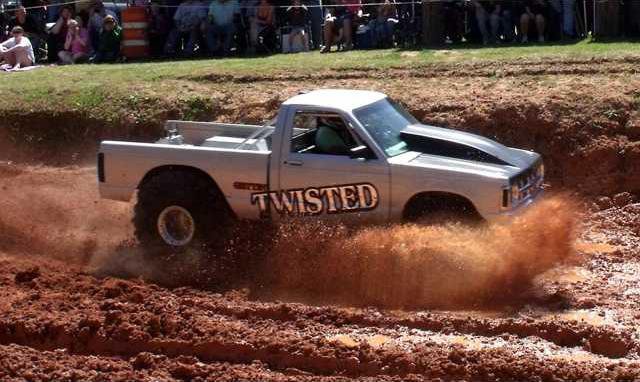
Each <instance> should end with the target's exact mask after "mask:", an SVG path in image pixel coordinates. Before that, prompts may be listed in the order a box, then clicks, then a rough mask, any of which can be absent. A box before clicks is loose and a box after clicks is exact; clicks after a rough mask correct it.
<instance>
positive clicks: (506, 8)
mask: <svg viewBox="0 0 640 382" xmlns="http://www.w3.org/2000/svg"><path fill="white" fill-rule="evenodd" d="M493 14H494V15H496V16H497V17H498V20H499V21H500V27H501V32H502V33H501V34H500V33H499V32H497V31H496V32H494V35H496V37H495V38H496V40H497V41H500V35H501V36H502V38H503V41H506V42H513V41H515V39H516V34H515V25H514V23H513V15H514V12H513V1H512V0H500V1H496V2H495V7H494V8H493Z"/></svg>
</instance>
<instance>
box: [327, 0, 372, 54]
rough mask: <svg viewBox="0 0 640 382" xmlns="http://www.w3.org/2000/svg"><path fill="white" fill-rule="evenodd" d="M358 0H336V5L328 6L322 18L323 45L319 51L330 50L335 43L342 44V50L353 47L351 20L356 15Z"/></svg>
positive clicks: (357, 12) (358, 5) (358, 7)
mask: <svg viewBox="0 0 640 382" xmlns="http://www.w3.org/2000/svg"><path fill="white" fill-rule="evenodd" d="M361 12H362V11H361V10H360V0H336V7H334V8H329V10H328V12H327V14H326V16H325V19H324V30H323V35H324V47H323V48H322V50H320V53H327V52H329V51H331V46H332V45H333V44H334V43H336V44H338V45H342V50H344V51H347V50H350V49H352V48H353V43H352V41H353V21H354V19H355V18H356V17H357V16H358V14H359V13H361Z"/></svg>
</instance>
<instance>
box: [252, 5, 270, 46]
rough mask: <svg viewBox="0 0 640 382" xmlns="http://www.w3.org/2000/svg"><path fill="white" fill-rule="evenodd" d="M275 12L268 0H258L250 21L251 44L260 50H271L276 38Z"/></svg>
mask: <svg viewBox="0 0 640 382" xmlns="http://www.w3.org/2000/svg"><path fill="white" fill-rule="evenodd" d="M275 33H276V27H275V13H274V8H273V6H272V5H271V4H270V3H269V0H260V3H259V4H258V7H257V9H256V14H255V17H254V18H252V22H251V45H252V46H253V47H254V49H255V48H258V49H260V50H266V51H267V52H273V51H274V50H275V40H276V34H275Z"/></svg>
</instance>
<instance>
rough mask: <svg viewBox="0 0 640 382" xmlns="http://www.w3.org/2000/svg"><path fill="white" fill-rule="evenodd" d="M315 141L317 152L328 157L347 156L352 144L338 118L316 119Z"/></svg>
mask: <svg viewBox="0 0 640 382" xmlns="http://www.w3.org/2000/svg"><path fill="white" fill-rule="evenodd" d="M315 141H316V148H317V150H318V151H319V152H321V153H322V154H330V155H348V154H349V153H350V151H349V149H350V147H352V146H353V143H354V142H353V139H352V138H351V134H349V132H348V131H347V127H346V126H345V124H344V122H343V121H342V118H340V117H320V118H318V131H317V132H316V137H315Z"/></svg>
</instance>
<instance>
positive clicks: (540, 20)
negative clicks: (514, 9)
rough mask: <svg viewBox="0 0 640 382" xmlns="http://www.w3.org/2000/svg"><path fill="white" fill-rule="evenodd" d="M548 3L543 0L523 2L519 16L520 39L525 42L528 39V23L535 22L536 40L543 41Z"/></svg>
mask: <svg viewBox="0 0 640 382" xmlns="http://www.w3.org/2000/svg"><path fill="white" fill-rule="evenodd" d="M547 11H548V5H547V4H546V3H545V1H544V0H526V1H525V2H524V4H523V8H522V10H521V16H520V35H521V36H522V39H521V41H522V42H523V43H526V42H528V41H529V30H530V25H531V24H532V23H535V28H536V34H537V35H538V41H539V42H544V29H545V19H546V13H547Z"/></svg>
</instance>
